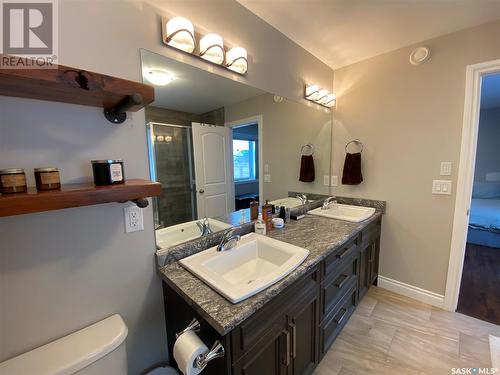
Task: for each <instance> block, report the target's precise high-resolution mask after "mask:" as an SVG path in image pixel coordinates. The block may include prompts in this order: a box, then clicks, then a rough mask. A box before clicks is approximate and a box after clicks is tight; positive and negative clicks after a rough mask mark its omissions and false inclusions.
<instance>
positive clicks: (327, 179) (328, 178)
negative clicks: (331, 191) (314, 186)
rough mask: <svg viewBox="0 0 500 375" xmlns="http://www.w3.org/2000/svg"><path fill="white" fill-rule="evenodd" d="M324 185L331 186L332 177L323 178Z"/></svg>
mask: <svg viewBox="0 0 500 375" xmlns="http://www.w3.org/2000/svg"><path fill="white" fill-rule="evenodd" d="M323 185H325V186H330V176H326V175H325V176H323Z"/></svg>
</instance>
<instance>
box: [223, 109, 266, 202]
mask: <svg viewBox="0 0 500 375" xmlns="http://www.w3.org/2000/svg"><path fill="white" fill-rule="evenodd" d="M251 124H257V136H258V138H259V139H258V141H259V150H258V152H259V205H261V206H262V204H263V202H264V197H263V193H264V163H263V150H264V138H263V136H262V135H263V133H264V131H263V128H264V117H263V116H262V115H256V116H252V117H246V118H242V119H239V120H235V121H230V122H226V123H225V124H224V125H225V126H226V127H227V128H231V150H229V151H230V155H231V179H232V181H233V183H232V185H231V186H232V189H233V197H234V196H235V191H234V190H235V189H234V165H233V158H232V155H233V143H232V137H233V132H232V128H235V127H238V126H244V125H251Z"/></svg>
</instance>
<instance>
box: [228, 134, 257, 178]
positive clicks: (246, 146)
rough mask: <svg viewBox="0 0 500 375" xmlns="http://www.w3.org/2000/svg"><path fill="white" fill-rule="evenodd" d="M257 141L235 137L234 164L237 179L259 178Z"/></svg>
mask: <svg viewBox="0 0 500 375" xmlns="http://www.w3.org/2000/svg"><path fill="white" fill-rule="evenodd" d="M256 149H257V146H256V142H255V141H251V140H244V139H233V164H234V180H235V181H251V180H255V179H256V178H257V158H256V152H257V151H256Z"/></svg>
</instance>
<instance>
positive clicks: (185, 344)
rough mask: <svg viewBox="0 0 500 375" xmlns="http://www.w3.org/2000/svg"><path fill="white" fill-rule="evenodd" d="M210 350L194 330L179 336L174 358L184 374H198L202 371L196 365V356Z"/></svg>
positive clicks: (175, 345)
mask: <svg viewBox="0 0 500 375" xmlns="http://www.w3.org/2000/svg"><path fill="white" fill-rule="evenodd" d="M206 352H208V348H207V347H206V345H205V344H204V343H203V341H201V340H200V338H199V337H198V335H197V334H196V333H194V332H193V331H188V332H185V333H183V334H182V335H180V336H179V338H178V339H177V340H176V341H175V344H174V358H175V361H176V362H177V366H179V369H180V370H181V371H182V373H183V374H184V375H197V374H199V373H200V372H201V370H199V369H198V368H196V367H195V365H194V363H195V360H196V357H198V356H199V355H200V354H203V353H206Z"/></svg>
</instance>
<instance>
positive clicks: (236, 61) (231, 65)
mask: <svg viewBox="0 0 500 375" xmlns="http://www.w3.org/2000/svg"><path fill="white" fill-rule="evenodd" d="M226 67H227V68H228V69H231V70H232V71H233V72H236V73H240V74H245V73H246V72H247V70H248V58H247V50H246V49H245V48H242V47H234V48H231V49H230V50H229V51H228V52H227V54H226Z"/></svg>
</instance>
